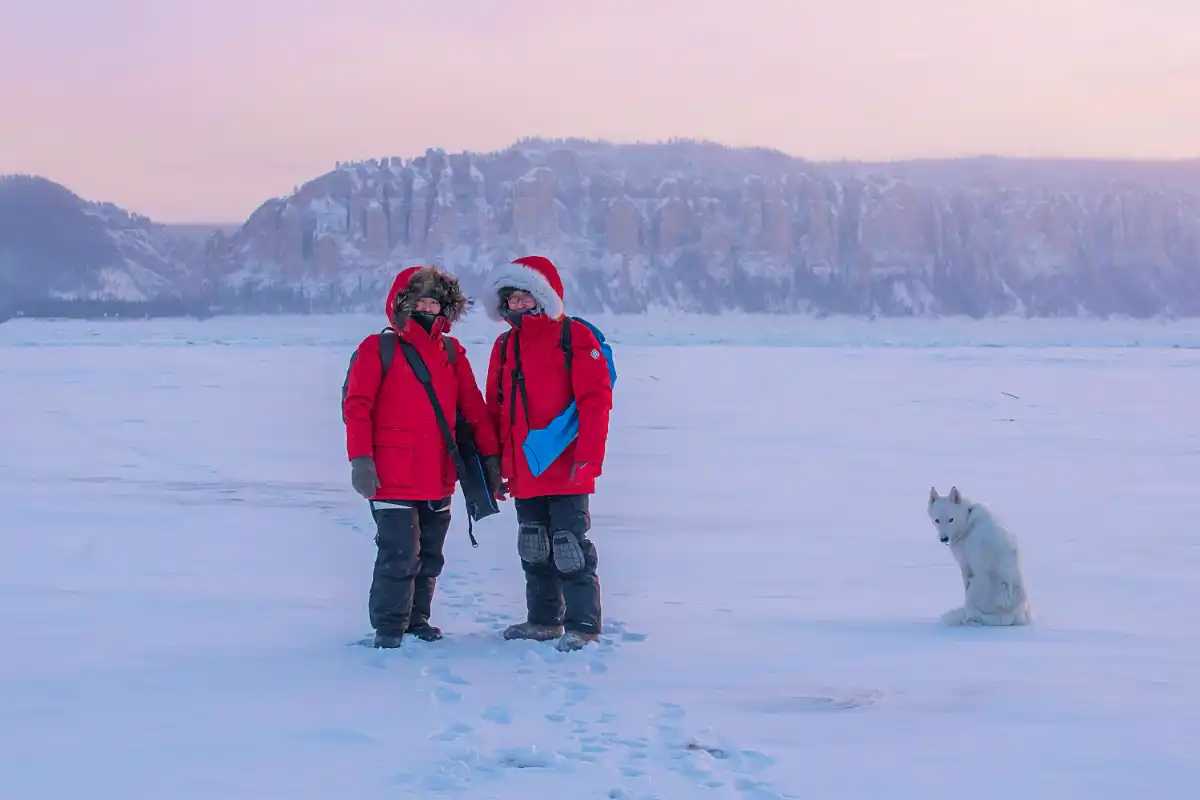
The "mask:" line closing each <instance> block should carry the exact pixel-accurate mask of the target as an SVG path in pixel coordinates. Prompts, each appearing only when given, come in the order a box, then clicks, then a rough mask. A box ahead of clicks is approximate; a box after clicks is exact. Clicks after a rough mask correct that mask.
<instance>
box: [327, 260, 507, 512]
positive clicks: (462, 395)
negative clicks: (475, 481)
mask: <svg viewBox="0 0 1200 800" xmlns="http://www.w3.org/2000/svg"><path fill="white" fill-rule="evenodd" d="M445 281H453V279H452V278H450V277H449V276H447V275H445V274H444V273H440V272H439V271H437V270H433V269H430V268H410V269H407V270H405V271H404V272H401V273H400V274H399V275H397V276H396V280H395V281H394V282H393V283H392V288H391V291H389V292H388V299H387V315H388V322H389V323H390V324H391V327H392V328H393V329H395V330H396V331H397V332H398V334H399V337H400V339H402V340H403V341H405V342H408V343H409V344H411V345H413V346H414V347H415V348H416V350H417V352H418V353H420V355H421V358H422V359H424V361H425V364H426V365H427V366H428V367H429V373H430V376H431V378H432V382H433V386H434V390H435V392H436V393H437V397H438V401H439V402H440V403H441V406H442V410H443V413H445V415H446V419H447V421H448V422H449V424H450V426H451V428H452V429H453V426H454V420H455V417H456V414H457V413H458V411H459V410H460V409H461V410H462V413H463V416H464V417H465V418H466V419H467V421H468V422H469V423H470V425H471V427H472V429H473V430H474V433H475V441H476V444H477V445H478V447H479V452H480V453H481V454H482V455H485V456H489V455H498V454H499V453H500V446H499V442H498V441H497V438H496V431H495V428H494V427H493V424H492V418H491V417H490V416H489V414H488V412H487V408H486V406H485V405H484V401H483V397H482V395H481V394H480V392H479V386H478V384H477V383H476V382H475V375H474V374H473V373H472V371H471V364H470V362H469V361H468V360H467V353H466V351H465V350H464V349H463V347H462V345H461V344H459V343H458V340H456V339H453V338H450V337H447V336H443V334H444V333H446V332H447V331H448V330H449V329H450V321H451V320H452V319H455V318H456V317H457V316H458V315H460V314H461V313H462V311H463V309H464V308H465V300H464V299H463V298H462V295H461V292H459V291H458V287H457V283H456V282H455V283H454V284H453V286H448V284H446V283H445ZM431 282H432V283H434V284H436V285H437V286H438V287H440V288H441V289H444V290H446V291H449V292H450V296H447V297H446V300H444V301H443V303H442V305H443V314H444V315H445V316H439V317H438V318H437V319H436V320H435V321H434V323H433V326H432V328H431V330H430V331H429V332H426V331H425V329H424V328H423V327H421V325H419V324H418V323H416V322H414V321H413V320H412V319H411V317H410V316H409V313H408V312H409V311H411V305H412V302H414V301H415V300H416V299H418V297H417V295H420V296H426V295H427V294H428V291H427V289H428V286H429V285H430V283H431ZM439 282H441V283H439ZM417 288H420V289H422V290H423V291H415V290H416V289H417ZM398 301H399V302H398ZM447 301H449V304H450V305H449V307H447ZM398 306H399V307H398ZM447 347H453V348H454V350H455V353H456V357H455V358H454V359H453V363H451V360H450V358H449V357H448V356H447V353H446V349H445V348H447ZM382 372H383V369H382V364H381V362H380V356H379V336H378V335H373V336H368V337H367V338H366V339H363V341H362V344H360V345H359V346H358V349H357V350H356V351H355V354H354V358H353V360H352V362H351V365H350V371H349V374H348V376H347V384H346V397H345V400H344V401H343V403H342V416H343V418H344V420H345V422H346V452H347V455H348V456H349V457H350V458H351V459H355V458H358V457H360V456H372V457H374V459H375V468H376V471H377V472H378V474H379V483H380V484H381V485H380V487H379V490H378V491H377V492H376V493H375V496H374V498H373V499H376V500H438V499H441V498H443V497H449V496H450V495H451V494H453V493H454V483H455V481H456V480H457V477H458V476H457V474H456V472H455V469H454V464H453V462H452V460H451V458H450V454H449V453H448V452H446V444H445V440H444V438H443V436H442V432H441V429H440V428H439V427H438V423H437V417H436V416H435V415H434V412H433V408H432V406H431V405H430V403H429V395H428V394H426V392H425V388H424V387H423V386H422V385H421V382H420V381H418V380H417V377H416V375H415V374H413V371H412V367H410V366H409V364H408V360H407V359H406V358H405V355H404V350H403V348H402V347H400V346H397V347H396V354H395V357H394V359H393V360H392V363H391V365H390V367H389V368H388V372H387V375H386V376H383V375H382ZM381 378H382V380H381Z"/></svg>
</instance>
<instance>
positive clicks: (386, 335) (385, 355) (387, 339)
mask: <svg viewBox="0 0 1200 800" xmlns="http://www.w3.org/2000/svg"><path fill="white" fill-rule="evenodd" d="M399 339H400V337H399V336H398V335H397V334H396V329H395V328H384V329H383V330H382V331H380V333H379V365H380V366H381V367H383V374H382V375H381V376H380V377H381V378H382V377H385V376H386V375H387V373H388V370H389V369H391V367H392V362H393V361H395V360H396V342H397V341H399Z"/></svg>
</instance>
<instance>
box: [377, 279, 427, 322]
mask: <svg viewBox="0 0 1200 800" xmlns="http://www.w3.org/2000/svg"><path fill="white" fill-rule="evenodd" d="M420 269H421V268H420V267H409V268H408V269H406V270H404V271H402V272H401V273H400V274H399V275H397V276H396V280H394V281H392V288H391V289H389V290H388V293H387V302H386V303H385V305H384V307H383V313H384V314H386V315H387V321H388V325H390V326H392V327H393V328H395V329H396V330H400V329H401V328H403V327H404V326H403V325H399V324H397V323H396V316H395V315H396V298H397V297H399V296H400V293H401V292H403V291H404V290H405V289H407V288H408V284H409V282H410V281H411V280H412V278H413V275H416V274H417V272H418V271H419V270H420Z"/></svg>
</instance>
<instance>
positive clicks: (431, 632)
mask: <svg viewBox="0 0 1200 800" xmlns="http://www.w3.org/2000/svg"><path fill="white" fill-rule="evenodd" d="M408 632H409V633H410V634H412V635H413V636H415V637H417V638H418V639H420V640H421V641H422V642H436V641H437V640H438V639H441V638H442V629H441V628H438V627H436V626H434V625H430V624H429V623H428V622H425V621H420V622H414V623H413V624H411V625H409V626H408Z"/></svg>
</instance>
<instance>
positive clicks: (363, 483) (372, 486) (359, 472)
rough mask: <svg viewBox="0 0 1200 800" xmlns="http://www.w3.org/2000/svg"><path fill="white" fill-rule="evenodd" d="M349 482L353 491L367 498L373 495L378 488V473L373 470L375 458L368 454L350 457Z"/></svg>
mask: <svg viewBox="0 0 1200 800" xmlns="http://www.w3.org/2000/svg"><path fill="white" fill-rule="evenodd" d="M350 483H351V484H352V485H353V486H354V491H356V492H358V493H359V494H361V495H362V496H363V497H365V498H366V499H367V500H370V499H371V498H372V497H374V496H375V490H376V489H378V488H379V475H378V474H377V473H376V472H375V459H373V458H371V457H370V456H360V457H358V458H352V459H350Z"/></svg>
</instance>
